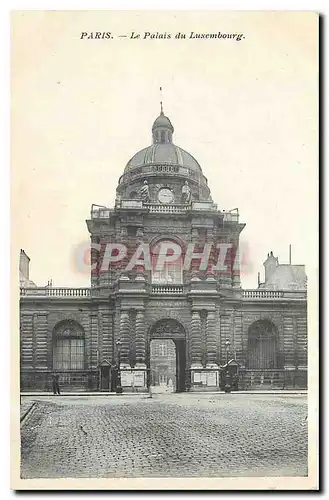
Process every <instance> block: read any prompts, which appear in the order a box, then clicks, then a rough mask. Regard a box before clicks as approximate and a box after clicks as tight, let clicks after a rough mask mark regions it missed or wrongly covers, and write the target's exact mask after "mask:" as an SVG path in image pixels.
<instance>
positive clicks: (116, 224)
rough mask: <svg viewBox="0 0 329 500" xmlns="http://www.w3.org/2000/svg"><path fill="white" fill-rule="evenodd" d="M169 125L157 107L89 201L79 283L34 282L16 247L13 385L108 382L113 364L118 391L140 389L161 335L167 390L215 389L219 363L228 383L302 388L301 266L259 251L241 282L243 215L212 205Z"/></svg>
mask: <svg viewBox="0 0 329 500" xmlns="http://www.w3.org/2000/svg"><path fill="white" fill-rule="evenodd" d="M173 132H174V129H173V126H172V124H171V122H170V120H169V119H168V118H167V117H165V115H164V114H163V112H161V114H160V116H159V117H158V118H157V119H156V121H155V122H154V125H153V128H152V135H153V143H152V145H151V146H149V147H148V148H145V149H143V150H142V151H139V152H138V153H136V155H134V156H133V157H132V158H131V160H130V161H129V162H128V164H127V166H126V168H125V170H124V173H123V175H122V176H121V178H120V180H119V184H118V187H117V198H116V202H115V206H114V207H113V208H111V209H110V208H105V207H96V208H95V207H94V206H93V208H92V211H91V216H90V218H89V219H88V220H87V227H88V231H89V233H90V241H91V287H90V288H85V289H82V288H81V289H79V288H72V289H64V288H60V289H59V288H58V289H56V288H53V287H52V286H51V284H50V283H48V286H47V287H43V288H42V287H37V286H36V285H35V284H34V283H33V282H31V281H30V280H29V276H28V262H29V260H28V258H27V256H26V254H25V253H23V254H21V256H22V258H23V257H24V265H22V266H21V268H22V273H23V274H24V272H25V274H27V276H26V279H24V277H23V276H22V277H21V300H20V341H21V390H23V391H29V390H30V391H34V390H49V389H50V388H51V374H52V373H53V371H56V372H57V373H59V375H60V383H61V386H62V389H63V390H90V391H95V390H104V391H109V390H114V389H115V385H116V383H117V380H116V379H115V373H117V371H116V368H117V366H118V365H120V374H121V384H122V387H123V390H124V391H146V390H147V387H148V383H149V374H150V370H149V369H150V356H151V353H150V343H151V341H152V339H172V340H173V342H174V344H175V351H176V380H175V384H174V386H175V387H176V390H178V391H186V390H220V389H221V388H222V385H221V384H222V382H221V380H222V374H223V372H225V370H226V369H227V363H229V362H231V363H229V366H231V367H232V366H233V365H234V366H236V367H238V368H237V369H238V379H239V387H240V388H254V389H257V388H262V387H280V388H284V387H293V386H299V387H305V386H306V383H307V299H306V279H305V278H306V276H305V272H304V269H303V266H292V265H291V264H289V265H279V263H278V259H277V258H276V257H274V256H273V253H272V252H271V255H270V254H269V255H268V258H267V260H266V261H265V263H264V266H265V282H264V283H259V286H258V288H257V289H255V290H242V288H241V284H240V267H239V259H238V249H239V238H240V233H241V231H242V230H243V228H244V226H245V224H244V223H241V222H240V221H239V214H238V212H237V211H236V210H234V211H224V210H218V208H217V205H215V204H214V202H213V200H212V198H211V194H210V189H209V187H208V182H207V179H206V178H205V176H204V175H203V173H202V170H201V167H200V165H199V164H198V162H197V161H196V160H195V158H194V157H193V156H191V155H190V154H189V153H187V152H186V151H184V150H183V149H181V148H179V147H178V146H175V145H174V144H173V142H172V137H173ZM164 248H165V250H163V249H164ZM178 249H179V252H177V250H178ZM191 252H192V253H191ZM173 255H177V258H175V259H174V258H173V257H172V258H171V256H173ZM160 261H161V262H162V264H163V265H162V266H159V262H160ZM24 270H25V271H24ZM278 284H279V286H280V287H278ZM232 360H234V361H235V362H236V363H233V364H232Z"/></svg>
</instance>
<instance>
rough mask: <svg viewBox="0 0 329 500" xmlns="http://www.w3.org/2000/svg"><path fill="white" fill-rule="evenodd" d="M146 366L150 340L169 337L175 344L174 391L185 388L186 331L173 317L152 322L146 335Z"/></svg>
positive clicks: (149, 358)
mask: <svg viewBox="0 0 329 500" xmlns="http://www.w3.org/2000/svg"><path fill="white" fill-rule="evenodd" d="M148 337H149V338H148V357H147V358H148V368H149V369H150V363H151V356H150V354H151V349H150V346H151V342H152V340H166V339H170V340H172V341H173V342H174V344H175V349H176V381H175V387H176V392H183V391H185V390H186V378H185V373H186V332H185V329H184V327H183V326H182V324H181V323H179V321H177V320H175V319H161V320H159V321H157V322H156V323H154V324H153V325H152V326H151V328H150V330H149V336H148Z"/></svg>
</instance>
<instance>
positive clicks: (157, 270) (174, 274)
mask: <svg viewBox="0 0 329 500" xmlns="http://www.w3.org/2000/svg"><path fill="white" fill-rule="evenodd" d="M166 243H167V242H166ZM173 246H174V247H177V244H176V243H173ZM162 251H163V252H164V253H163V254H162V253H161V252H162ZM172 254H173V251H171V249H170V248H169V247H168V246H167V244H165V245H163V246H162V245H161V243H160V244H159V245H157V247H156V248H155V249H153V250H152V283H155V284H159V285H180V284H182V283H183V259H182V255H178V252H177V258H176V259H175V260H173V261H169V262H167V261H166V256H168V257H169V256H170V255H172ZM159 259H160V260H159ZM162 259H163V260H162ZM168 260H169V259H168ZM158 261H159V265H157V264H158ZM161 262H162V263H161Z"/></svg>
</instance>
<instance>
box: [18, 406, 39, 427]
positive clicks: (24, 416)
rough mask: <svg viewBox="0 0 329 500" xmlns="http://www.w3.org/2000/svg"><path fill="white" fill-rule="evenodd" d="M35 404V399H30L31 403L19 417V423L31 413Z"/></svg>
mask: <svg viewBox="0 0 329 500" xmlns="http://www.w3.org/2000/svg"><path fill="white" fill-rule="evenodd" d="M35 405H36V401H32V404H31V405H30V406H29V407H28V409H27V410H26V411H25V412H24V413H23V415H22V416H21V417H20V423H22V422H23V420H24V419H25V418H26V417H27V416H28V415H29V414H30V413H31V411H32V409H33V408H34V407H35Z"/></svg>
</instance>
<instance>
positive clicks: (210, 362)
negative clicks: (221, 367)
mask: <svg viewBox="0 0 329 500" xmlns="http://www.w3.org/2000/svg"><path fill="white" fill-rule="evenodd" d="M206 339H207V342H206V345H207V368H218V365H217V363H216V357H217V340H216V315H215V311H208V312H207V323H206Z"/></svg>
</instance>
